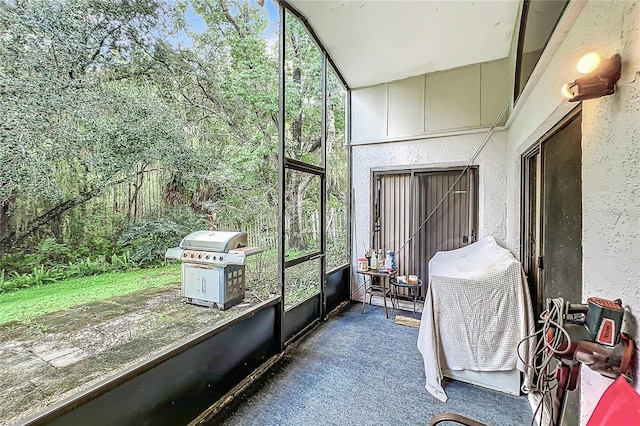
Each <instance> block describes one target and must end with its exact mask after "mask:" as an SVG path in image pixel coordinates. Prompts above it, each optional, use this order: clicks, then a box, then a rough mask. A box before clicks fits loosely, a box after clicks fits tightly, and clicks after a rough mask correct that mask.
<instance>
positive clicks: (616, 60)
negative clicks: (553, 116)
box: [562, 53, 622, 102]
mask: <svg viewBox="0 0 640 426" xmlns="http://www.w3.org/2000/svg"><path fill="white" fill-rule="evenodd" d="M576 68H577V70H578V72H579V73H581V74H585V75H584V76H583V77H580V78H577V79H576V80H575V81H573V82H571V83H567V84H565V85H564V86H562V94H563V95H564V96H566V97H567V98H569V102H578V101H584V100H586V99H595V98H599V97H601V96H606V95H611V94H613V93H614V92H615V91H616V82H617V81H618V80H619V79H620V70H621V68H622V64H621V58H620V55H619V54H617V53H616V54H615V55H613V56H612V57H610V58H609V59H602V58H601V57H600V55H598V54H597V53H587V54H586V55H584V56H583V57H582V58H581V59H580V60H579V61H578V64H577V66H576Z"/></svg>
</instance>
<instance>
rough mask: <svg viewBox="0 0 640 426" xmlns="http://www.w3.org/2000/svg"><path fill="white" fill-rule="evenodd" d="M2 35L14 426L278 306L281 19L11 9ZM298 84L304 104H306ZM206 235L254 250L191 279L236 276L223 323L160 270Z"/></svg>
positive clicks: (6, 411) (203, 7)
mask: <svg viewBox="0 0 640 426" xmlns="http://www.w3.org/2000/svg"><path fill="white" fill-rule="evenodd" d="M0 28H1V30H0V87H2V96H0V117H2V124H1V125H0V141H2V142H0V144H1V145H2V147H1V148H0V365H2V366H3V368H2V371H3V374H2V377H0V418H1V419H2V420H3V421H5V422H7V423H9V424H13V423H16V422H20V420H21V419H24V418H25V417H26V416H30V415H33V414H34V413H36V412H37V411H39V410H42V409H44V408H45V407H46V406H47V405H50V404H54V403H56V402H58V401H59V400H61V399H63V398H66V397H69V396H72V395H74V394H75V393H76V392H77V391H78V390H80V389H86V388H87V387H88V386H89V385H93V384H95V383H98V382H100V381H103V380H105V379H108V378H109V377H113V376H114V375H115V374H118V373H120V372H122V371H123V369H125V368H128V367H130V366H132V365H134V364H135V363H138V362H144V361H145V360H147V359H148V358H149V356H150V355H153V354H157V353H159V352H161V351H162V350H164V349H166V348H167V347H169V346H171V345H174V344H176V343H178V342H181V341H184V340H185V339H188V338H192V337H193V336H194V335H196V334H198V332H200V331H202V330H204V329H207V328H210V327H212V326H214V325H215V324H216V323H218V322H221V321H224V320H227V319H230V318H232V317H234V316H236V315H239V314H241V313H243V312H245V311H246V310H247V309H251V308H252V307H253V306H255V305H257V304H258V303H260V302H261V301H264V300H266V299H267V298H270V297H275V296H277V293H278V279H277V270H278V264H277V259H278V255H277V241H278V238H277V235H278V232H277V229H278V209H277V205H278V201H277V200H278V155H277V153H278V131H277V129H278V123H277V117H278V76H279V73H278V43H277V40H278V5H277V3H276V2H272V1H268V2H266V3H265V4H264V6H262V7H260V6H259V5H258V4H257V3H256V2H235V1H231V0H220V1H216V2H210V1H203V0H185V1H180V2H175V1H173V0H158V1H152V2H145V1H142V2H135V1H129V2H119V1H112V0H73V1H72V0H56V1H3V2H0ZM303 59H304V60H305V61H306V60H307V57H306V56H304V58H303ZM310 61H311V62H310V63H309V65H308V67H316V65H315V63H316V62H317V60H315V59H314V60H310ZM314 61H316V62H314ZM303 75H304V76H305V77H303V79H302V81H304V82H305V84H306V83H308V84H309V85H310V87H313V90H312V89H309V93H311V94H309V95H308V97H306V95H305V97H302V98H300V99H301V105H303V106H306V105H311V104H314V105H315V102H316V101H315V100H313V99H315V97H317V90H316V89H315V87H316V86H315V84H316V83H311V82H307V80H306V75H307V71H306V69H305V72H304V73H303ZM309 75H314V76H315V75H319V73H315V72H310V74H309ZM313 78H314V79H316V77H313ZM314 81H315V80H314ZM305 87H306V86H305ZM292 88H295V87H293V86H292ZM305 93H307V92H305ZM313 114H315V112H313V111H312V109H310V108H306V109H304V108H303V116H304V117H306V116H307V115H313ZM274 117H275V118H274ZM316 121H318V122H319V119H318V120H316ZM311 122H313V123H315V121H313V120H311V121H309V123H311ZM314 126H316V127H317V125H316V124H314ZM317 133H318V130H317V128H307V129H306V130H304V131H303V134H304V135H307V134H309V135H311V134H313V135H315V134H317ZM305 137H306V136H305ZM305 140H306V141H309V140H311V136H309V138H307V139H305ZM315 191H316V193H317V192H318V189H317V185H316V188H315ZM303 201H305V202H307V200H306V199H305V200H303ZM316 209H317V208H316ZM305 211H307V210H305ZM211 229H213V230H217V231H234V232H246V233H247V236H248V241H247V243H248V244H249V245H252V246H258V247H260V248H261V249H263V250H264V251H263V253H262V254H257V255H254V256H250V257H249V260H248V262H247V265H246V270H245V271H244V273H242V274H241V273H240V270H238V268H236V267H234V268H232V269H230V270H229V271H226V272H228V273H230V274H231V275H228V274H225V273H223V272H222V271H218V273H216V272H215V270H214V269H206V268H204V269H202V268H201V270H200V271H193V270H192V272H193V273H194V274H196V272H197V273H200V274H201V275H200V276H199V278H201V280H200V281H201V282H202V281H204V280H203V279H202V278H206V279H207V280H209V279H210V278H213V279H219V278H220V277H223V276H228V277H229V279H230V280H231V283H232V286H233V287H235V288H236V289H237V288H238V287H239V286H240V280H241V278H244V280H245V287H246V292H245V295H244V298H241V300H240V302H239V303H237V304H235V305H233V306H229V307H227V308H226V309H224V310H222V309H219V308H218V307H217V306H214V307H206V306H201V305H198V304H194V303H185V299H184V298H183V297H182V296H183V294H182V288H181V282H182V264H181V263H180V261H178V260H173V261H171V262H166V261H165V259H164V256H165V253H166V251H167V249H169V248H171V247H177V246H178V245H179V244H180V242H181V240H182V239H183V238H184V237H185V236H187V235H188V234H190V233H191V232H194V231H198V230H211ZM316 232H317V231H316ZM194 269H195V268H194ZM203 271H204V272H203ZM196 278H197V277H196ZM221 302H222V301H221Z"/></svg>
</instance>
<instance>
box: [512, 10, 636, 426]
mask: <svg viewBox="0 0 640 426" xmlns="http://www.w3.org/2000/svg"><path fill="white" fill-rule="evenodd" d="M639 28H640V3H639V2H637V1H636V2H630V1H589V2H587V3H586V4H585V5H584V7H583V8H582V10H581V11H580V13H579V15H578V17H577V19H576V20H575V22H574V23H573V24H572V25H571V26H570V28H569V29H568V32H567V34H566V37H565V38H564V40H563V41H562V42H561V44H560V45H559V47H558V49H557V51H556V52H555V53H553V57H552V59H551V60H550V62H549V63H548V65H547V67H546V68H545V69H544V72H543V73H542V74H541V76H540V79H539V80H538V81H537V83H536V84H535V86H534V87H533V90H531V91H530V93H529V95H528V97H527V98H526V99H524V100H523V102H524V103H523V105H521V106H520V110H519V111H517V110H516V111H515V112H514V115H513V117H512V119H511V121H512V122H511V123H510V128H509V131H508V148H507V151H508V158H509V160H508V163H507V169H508V194H509V195H508V199H507V211H508V218H509V221H508V227H507V245H508V246H509V247H510V248H511V249H512V250H513V251H514V252H517V250H518V247H519V229H520V155H521V154H522V152H523V151H524V150H525V149H526V148H527V147H528V146H530V145H531V144H532V143H533V142H535V141H536V140H537V139H539V138H540V136H542V134H544V132H545V131H547V130H548V129H550V128H551V127H552V126H553V125H554V124H555V123H557V122H558V120H559V119H560V118H562V117H563V116H564V115H566V113H567V112H568V111H569V110H570V109H571V108H572V107H573V105H572V104H570V103H568V102H567V101H566V100H565V99H564V98H563V97H562V95H561V94H560V90H559V89H560V87H561V86H562V84H564V83H566V82H568V81H572V80H574V79H575V78H576V77H578V75H577V72H576V71H575V63H576V61H577V59H579V58H580V57H581V56H582V55H583V54H585V53H587V52H589V51H594V50H595V51H600V52H601V53H602V54H603V55H604V56H606V57H609V56H610V55H612V54H614V53H616V52H617V53H619V54H620V55H621V56H622V77H621V79H620V81H619V82H618V86H617V92H616V93H615V94H614V95H613V96H608V97H604V98H600V99H596V100H589V101H585V102H583V105H582V108H583V112H582V117H583V118H582V155H583V157H582V163H583V164H582V180H583V182H582V187H583V197H582V205H583V233H582V244H583V256H584V257H583V290H582V294H583V295H584V297H585V298H586V297H589V296H599V297H604V298H609V299H616V298H621V299H622V300H623V302H624V304H625V305H627V306H629V308H630V309H631V311H632V313H633V315H634V317H635V318H636V321H637V319H638V318H640V284H639V283H640V219H639V218H640V124H639V123H640V29H639ZM632 334H633V336H634V339H635V341H636V342H640V332H639V331H638V329H637V327H634V329H633V330H632ZM636 356H637V352H636ZM632 375H633V376H634V378H635V379H636V385H635V386H636V389H637V390H640V384H638V382H639V379H640V376H639V375H638V372H637V368H636V369H634V371H633V373H632ZM581 379H582V383H581V391H580V392H581V424H585V423H586V421H587V420H588V418H589V416H590V415H591V413H592V412H593V409H594V407H595V404H596V403H597V401H598V400H599V398H600V396H601V395H602V393H603V392H604V390H605V389H606V387H607V386H608V385H609V384H610V383H611V382H612V381H611V380H609V379H606V378H603V377H602V376H600V375H599V374H597V373H594V372H592V371H590V370H589V369H588V368H583V370H582V377H581Z"/></svg>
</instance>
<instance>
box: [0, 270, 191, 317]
mask: <svg viewBox="0 0 640 426" xmlns="http://www.w3.org/2000/svg"><path fill="white" fill-rule="evenodd" d="M179 283H180V266H179V265H171V266H166V267H163V268H157V269H145V270H136V271H129V272H112V273H106V274H101V275H95V276H90V277H82V278H73V279H67V280H61V281H59V282H56V283H52V284H50V285H46V286H33V287H31V288H27V289H24V290H21V291H12V292H4V294H0V306H2V309H0V324H2V323H5V322H9V321H20V320H28V319H29V318H34V317H37V316H40V315H43V314H46V313H49V312H55V311H59V310H62V309H67V308H70V307H72V306H77V305H81V304H84V303H88V302H92V301H95V300H104V299H109V298H111V297H114V296H120V295H124V294H130V293H133V292H136V291H139V290H143V289H145V288H152V287H167V286H175V288H179V286H180V284H179Z"/></svg>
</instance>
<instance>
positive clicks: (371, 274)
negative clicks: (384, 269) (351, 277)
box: [356, 269, 397, 319]
mask: <svg viewBox="0 0 640 426" xmlns="http://www.w3.org/2000/svg"><path fill="white" fill-rule="evenodd" d="M396 272H397V271H391V272H389V273H384V274H381V273H380V272H378V271H372V270H369V271H361V270H359V269H356V273H358V274H361V275H362V276H363V277H364V298H363V299H362V313H363V314H364V305H366V304H367V294H368V295H369V304H371V299H372V298H373V296H382V298H383V299H384V314H385V315H386V316H387V319H388V318H389V312H388V311H387V296H389V299H391V289H390V288H387V287H388V286H386V285H385V283H386V281H387V280H388V279H389V278H392V277H394V276H395V275H396ZM367 277H368V278H369V287H367ZM391 305H392V306H393V299H391Z"/></svg>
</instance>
